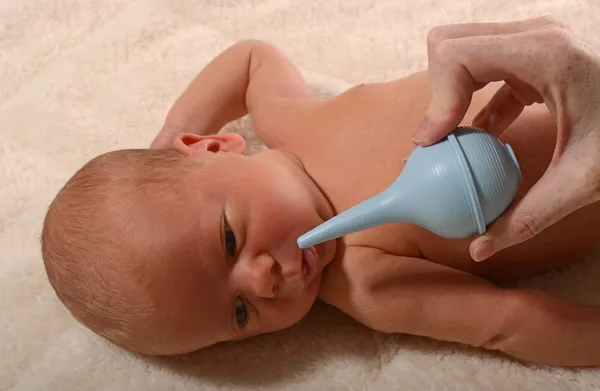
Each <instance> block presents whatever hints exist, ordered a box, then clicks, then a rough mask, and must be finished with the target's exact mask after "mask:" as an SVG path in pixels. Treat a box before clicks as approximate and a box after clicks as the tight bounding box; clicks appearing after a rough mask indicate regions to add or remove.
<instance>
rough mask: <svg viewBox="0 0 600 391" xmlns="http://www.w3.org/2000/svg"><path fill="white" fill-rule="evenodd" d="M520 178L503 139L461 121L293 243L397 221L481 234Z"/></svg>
mask: <svg viewBox="0 0 600 391" xmlns="http://www.w3.org/2000/svg"><path fill="white" fill-rule="evenodd" d="M521 182H522V177H521V170H520V168H519V163H518V162H517V158H516V156H515V154H514V152H513V150H512V148H511V147H510V146H509V145H508V144H502V143H501V142H500V141H499V140H498V139H497V138H495V137H494V136H493V135H491V134H490V133H488V132H486V131H483V130H481V129H477V128H473V127H466V126H461V127H458V128H456V129H455V130H454V131H453V132H452V133H450V134H449V135H448V136H447V137H446V138H444V139H443V140H442V141H440V142H438V143H436V144H434V145H431V146H428V147H420V146H418V147H416V148H415V149H414V150H413V152H412V153H411V155H410V157H409V158H408V160H407V162H406V165H405V166H404V169H403V170H402V173H401V174H400V175H399V176H398V178H397V179H396V180H395V181H394V183H392V184H391V186H389V187H388V188H387V189H386V190H384V191H383V192H381V193H379V194H377V195H375V196H374V197H372V198H370V199H368V200H366V201H364V202H362V203H360V204H358V205H356V206H354V207H352V208H350V209H348V210H346V211H344V212H343V213H340V214H339V215H337V216H335V217H333V218H332V219H330V220H328V221H326V222H324V223H323V224H321V225H319V226H317V227H316V228H314V229H313V230H311V231H309V232H307V233H305V234H304V235H302V236H300V238H298V246H300V248H307V247H310V246H313V245H316V244H319V243H322V242H325V241H328V240H332V239H336V238H339V237H342V236H344V235H348V234H351V233H354V232H358V231H362V230H365V229H368V228H373V227H376V226H380V225H384V224H390V223H401V222H402V223H412V224H415V225H418V226H421V227H423V228H425V229H427V230H429V231H431V232H433V233H435V234H437V235H439V236H441V237H445V238H449V239H456V238H467V237H472V236H474V235H475V234H480V235H481V234H483V233H484V232H485V230H486V228H487V226H488V225H489V224H490V223H492V222H493V221H494V220H495V219H496V218H498V217H499V216H500V215H501V214H502V213H503V212H504V211H505V210H506V209H507V208H508V207H509V206H510V204H511V203H512V202H513V200H514V198H515V196H516V194H517V190H518V188H519V185H520V184H521Z"/></svg>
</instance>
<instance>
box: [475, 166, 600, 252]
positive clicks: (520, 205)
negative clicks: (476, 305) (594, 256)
mask: <svg viewBox="0 0 600 391" xmlns="http://www.w3.org/2000/svg"><path fill="white" fill-rule="evenodd" d="M569 158H570V157H569V156H563V157H562V158H561V161H560V162H556V163H553V165H552V166H551V168H549V169H548V170H547V171H546V173H545V174H544V176H542V178H541V179H540V180H539V181H538V183H537V184H535V186H533V187H532V188H531V189H530V191H529V192H528V193H527V194H526V195H525V196H524V197H523V198H522V199H521V200H520V201H517V202H516V203H515V204H514V205H513V206H512V207H510V208H509V209H508V210H507V211H506V212H505V213H504V214H503V215H502V216H501V217H500V218H498V219H497V220H496V221H495V222H493V223H492V224H491V225H490V227H489V229H488V231H487V232H486V233H485V234H483V235H482V236H480V237H478V238H476V239H474V240H473V241H472V242H471V245H470V248H469V252H470V254H471V257H472V258H473V260H474V261H475V262H480V261H483V260H485V259H488V258H489V257H491V256H492V255H494V254H496V253H498V252H499V251H501V250H503V249H505V248H508V247H511V246H514V245H516V244H518V243H522V242H524V241H527V240H529V239H532V238H534V237H535V236H537V235H538V234H540V233H541V232H542V231H544V230H545V229H547V228H548V227H550V226H551V225H552V224H554V223H556V222H557V221H559V220H561V219H562V218H564V217H565V216H567V215H569V214H571V213H572V212H574V211H575V210H577V209H579V208H581V207H583V206H585V205H588V204H590V203H591V202H593V200H592V199H591V197H590V192H589V191H588V190H587V186H588V185H587V184H586V183H585V175H577V172H578V167H574V165H575V164H576V163H577V162H576V161H570V160H572V159H569Z"/></svg>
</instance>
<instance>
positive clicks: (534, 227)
mask: <svg viewBox="0 0 600 391" xmlns="http://www.w3.org/2000/svg"><path fill="white" fill-rule="evenodd" d="M541 227H542V226H541V224H540V220H539V219H538V218H537V217H536V216H535V215H534V214H532V213H527V212H523V213H519V214H518V215H516V216H515V218H514V220H513V229H512V233H513V235H514V237H515V238H516V239H517V240H518V241H520V242H524V241H526V240H529V239H531V238H533V237H534V236H535V235H537V234H538V233H539V232H540V231H541Z"/></svg>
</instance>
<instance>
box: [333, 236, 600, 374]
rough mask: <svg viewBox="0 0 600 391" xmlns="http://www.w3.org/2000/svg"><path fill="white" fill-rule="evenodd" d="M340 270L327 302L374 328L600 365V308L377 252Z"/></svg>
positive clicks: (351, 259) (361, 253)
mask: <svg viewBox="0 0 600 391" xmlns="http://www.w3.org/2000/svg"><path fill="white" fill-rule="evenodd" d="M332 266H334V265H332ZM335 266H337V267H339V268H343V270H335V269H334V270H331V271H329V272H328V273H327V274H328V275H327V277H326V280H325V285H329V288H325V291H324V292H323V294H322V298H323V299H324V300H325V301H327V302H330V303H331V304H332V305H335V306H337V307H338V308H340V309H341V310H342V311H344V312H347V313H348V314H349V315H351V316H353V317H354V318H356V319H357V320H358V321H360V322H362V323H363V324H365V325H366V326H368V327H371V328H373V329H375V330H378V331H382V332H389V333H395V332H400V333H407V334H413V335H421V336H426V337H430V338H435V339H439V340H445V341H453V342H460V343H465V344H468V345H472V346H481V347H485V348H487V349H492V350H499V351H502V352H504V353H507V354H509V355H512V356H514V357H517V358H520V359H523V360H528V361H534V362H538V363H541V364H548V365H561V366H590V365H600V338H599V337H598V336H599V335H600V308H598V307H589V306H583V305H577V304H572V303H568V302H566V301H562V300H559V299H556V298H553V297H551V296H549V295H547V294H545V293H542V292H537V291H531V290H522V289H515V290H504V289H501V288H499V287H497V286H495V285H493V284H491V283H489V282H487V281H485V280H483V279H481V278H479V277H476V276H474V275H471V274H468V273H465V272H462V271H459V270H455V269H452V268H449V267H446V266H443V265H439V264H435V263H432V262H429V261H426V260H423V259H418V258H409V257H399V256H394V255H389V254H386V253H383V252H378V251H376V250H373V249H366V248H350V249H348V252H347V253H346V255H345V259H344V262H343V264H342V266H339V265H335ZM336 280H337V281H336ZM331 288H333V289H331Z"/></svg>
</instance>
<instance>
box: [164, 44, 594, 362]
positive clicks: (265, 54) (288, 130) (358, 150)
mask: <svg viewBox="0 0 600 391" xmlns="http://www.w3.org/2000/svg"><path fill="white" fill-rule="evenodd" d="M498 87H499V86H498V85H495V84H490V85H488V86H487V87H486V88H484V89H482V90H480V91H478V92H477V93H475V95H474V97H473V100H472V102H471V106H470V108H469V110H468V111H467V114H466V116H465V117H464V120H463V121H462V123H463V124H470V123H471V122H472V120H473V117H474V115H475V114H476V113H478V112H479V110H480V109H481V108H483V107H484V106H485V105H486V104H487V102H488V101H489V99H490V98H491V97H492V96H493V94H494V92H495V91H496V90H497V89H498ZM215 90H222V91H224V93H223V94H220V95H218V96H215V95H214V93H212V91H215ZM429 103H430V93H429V85H428V81H427V76H426V74H425V73H419V74H415V75H412V76H410V77H407V78H404V79H401V80H396V81H391V82H387V83H377V84H368V85H360V86H356V87H354V88H352V89H350V90H348V91H346V92H344V93H343V94H341V95H339V96H337V97H335V98H332V99H329V100H323V99H320V98H318V97H314V96H311V94H310V93H309V92H308V88H307V87H306V85H305V83H304V80H302V77H301V76H300V73H299V72H298V70H297V69H296V68H295V67H294V66H293V65H292V64H291V63H290V62H289V60H288V59H287V58H285V57H284V56H283V55H282V54H281V53H280V52H278V51H277V50H276V49H275V48H273V47H271V46H269V45H267V44H264V43H261V42H255V41H248V42H242V43H240V44H238V45H236V46H234V47H232V48H230V49H228V51H226V52H224V53H223V54H222V55H221V56H220V57H218V58H216V59H215V60H214V61H213V63H211V64H209V65H208V66H207V67H206V68H205V69H204V70H203V71H202V72H201V73H200V75H199V76H198V77H197V78H196V79H195V80H194V81H193V82H192V84H191V85H190V87H188V89H187V90H186V91H185V92H184V93H183V95H182V96H181V97H180V98H179V100H178V101H177V102H176V104H175V105H174V107H173V108H172V110H171V111H170V113H169V115H168V117H167V120H166V122H165V126H164V127H163V130H162V131H161V133H160V134H159V135H158V136H157V138H156V139H155V141H154V142H153V144H152V147H153V148H169V147H172V146H173V145H175V146H176V147H178V148H179V149H180V150H181V151H182V152H183V153H188V154H191V153H192V152H190V150H189V148H188V147H189V146H190V145H193V143H192V142H191V141H190V140H189V139H188V140H186V139H185V138H186V137H189V136H184V135H182V134H183V133H193V134H196V135H199V136H200V137H199V139H198V140H195V141H197V142H204V144H202V148H205V149H207V150H208V149H210V148H209V147H207V146H206V142H207V140H210V137H211V135H213V134H215V133H216V132H218V131H219V130H220V129H221V128H222V127H223V125H225V124H226V123H227V122H229V121H232V120H234V119H236V118H239V117H241V116H242V115H244V114H246V113H250V115H251V120H252V123H253V129H254V131H255V132H256V134H257V135H258V137H259V138H260V139H261V140H262V141H263V142H264V143H265V144H266V145H267V146H268V147H269V148H270V149H272V150H276V151H281V152H282V153H285V154H287V155H289V156H293V157H295V158H297V159H298V160H299V162H301V166H302V168H303V170H305V173H306V174H307V175H308V177H309V178H310V179H312V181H313V182H314V184H315V185H316V186H317V187H318V189H319V190H320V192H321V193H322V195H323V196H324V197H325V198H326V199H327V201H328V203H329V206H330V208H331V214H335V213H340V212H342V211H344V210H346V209H348V208H350V207H352V206H354V205H356V204H357V203H359V202H361V201H363V200H365V199H366V198H369V197H371V196H373V195H375V194H377V193H379V192H380V191H381V190H383V189H384V188H386V187H387V186H388V185H389V184H390V183H392V182H393V181H394V180H395V179H396V178H397V176H398V175H399V174H400V173H401V172H402V166H403V159H404V158H406V157H408V156H409V155H410V153H411V151H412V149H413V148H414V147H415V145H414V143H413V142H412V141H411V137H412V133H413V130H414V129H415V128H416V127H417V126H418V124H419V122H420V121H421V119H422V118H423V114H424V113H425V110H426V109H427V107H428V104H429ZM497 136H499V138H500V139H501V140H502V141H503V142H506V143H510V145H511V146H512V147H513V149H514V150H515V153H516V155H517V157H518V158H519V163H520V165H521V168H522V172H523V178H524V183H523V185H522V187H521V189H520V192H519V195H518V197H519V198H520V197H523V195H524V194H525V193H526V192H527V190H528V189H529V188H531V187H532V186H533V185H534V184H535V182H536V181H537V180H538V179H539V178H540V177H541V176H542V175H543V173H544V172H545V170H546V168H547V167H548V165H549V163H550V161H551V159H552V153H553V149H554V144H555V137H556V126H555V124H554V122H553V120H552V118H551V117H550V115H549V113H548V112H547V109H546V108H545V107H544V106H541V105H536V106H530V107H528V108H526V109H525V111H524V112H523V114H522V115H521V116H520V117H519V119H518V120H517V121H515V122H514V123H513V124H512V125H511V126H510V127H509V128H508V129H507V130H506V131H504V132H503V133H502V134H501V135H497ZM201 137H206V138H203V139H202V140H200V138H201ZM174 140H175V141H174ZM174 143H175V144H174ZM217 148H218V147H217ZM321 215H323V214H321ZM325 217H327V216H325ZM599 221H600V203H594V204H591V205H589V206H587V207H585V208H583V209H581V210H579V211H578V212H575V213H573V214H572V215H570V216H569V217H567V218H565V219H564V220H562V221H561V222H559V223H556V224H555V225H553V226H552V227H551V228H549V229H547V230H545V231H544V232H542V233H540V234H539V235H537V236H536V237H535V238H533V239H532V240H530V241H527V242H524V243H521V244H519V245H516V246H514V247H511V248H509V249H506V250H504V251H501V252H499V253H497V254H496V255H494V256H493V257H492V258H490V259H489V260H487V261H486V262H483V263H475V262H473V260H472V259H471V257H470V255H469V243H470V241H471V240H470V239H464V240H448V239H443V238H440V237H437V236H435V235H434V234H432V233H430V232H427V231H426V230H424V229H422V228H419V227H416V226H413V225H409V224H392V225H387V226H385V227H379V228H373V229H370V230H367V231H364V232H359V233H355V234H352V235H348V236H346V237H344V238H342V239H340V240H338V241H337V242H336V243H329V244H326V245H323V246H317V248H316V249H317V252H318V253H319V256H320V258H321V260H320V261H321V266H322V267H324V266H325V265H327V267H326V268H325V269H324V270H323V275H322V282H321V285H320V291H319V298H321V299H322V300H323V301H325V302H327V303H329V304H331V305H333V306H335V307H337V308H339V309H340V310H342V311H344V312H345V313H347V314H348V315H350V316H352V317H353V318H355V319H357V320H358V321H360V322H362V323H363V324H365V325H366V326H368V327H371V328H373V329H375V330H380V331H383V332H401V333H409V334H414V335H422V336H427V337H431V338H436V339H440V340H446V341H456V342H461V343H465V344H469V345H473V346H483V347H485V348H489V349H495V350H500V351H503V352H505V353H508V354H510V355H513V356H515V357H517V358H520V359H524V360H529V361H534V362H540V363H546V364H551V365H566V366H585V365H600V340H599V339H598V338H597V336H598V334H599V333H600V308H596V307H588V306H581V305H578V304H574V303H569V302H566V301H562V300H558V299H555V298H553V297H551V296H549V295H546V294H544V293H541V292H534V291H528V290H505V289H502V288H500V287H498V286H497V285H495V284H494V282H499V281H503V280H507V279H514V278H520V277H524V276H528V275H531V274H534V273H538V272H541V271H545V270H549V269H551V268H555V267H558V266H562V265H566V264H569V263H572V262H575V261H577V260H579V259H580V258H581V256H583V255H584V254H586V253H588V252H590V251H591V250H592V249H594V248H595V247H596V246H597V245H598V244H600V231H599V230H592V229H590V228H589V227H591V226H593V225H594V224H597V223H598V222H599ZM332 246H335V251H332ZM555 341H560V342H559V343H558V342H555Z"/></svg>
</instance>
